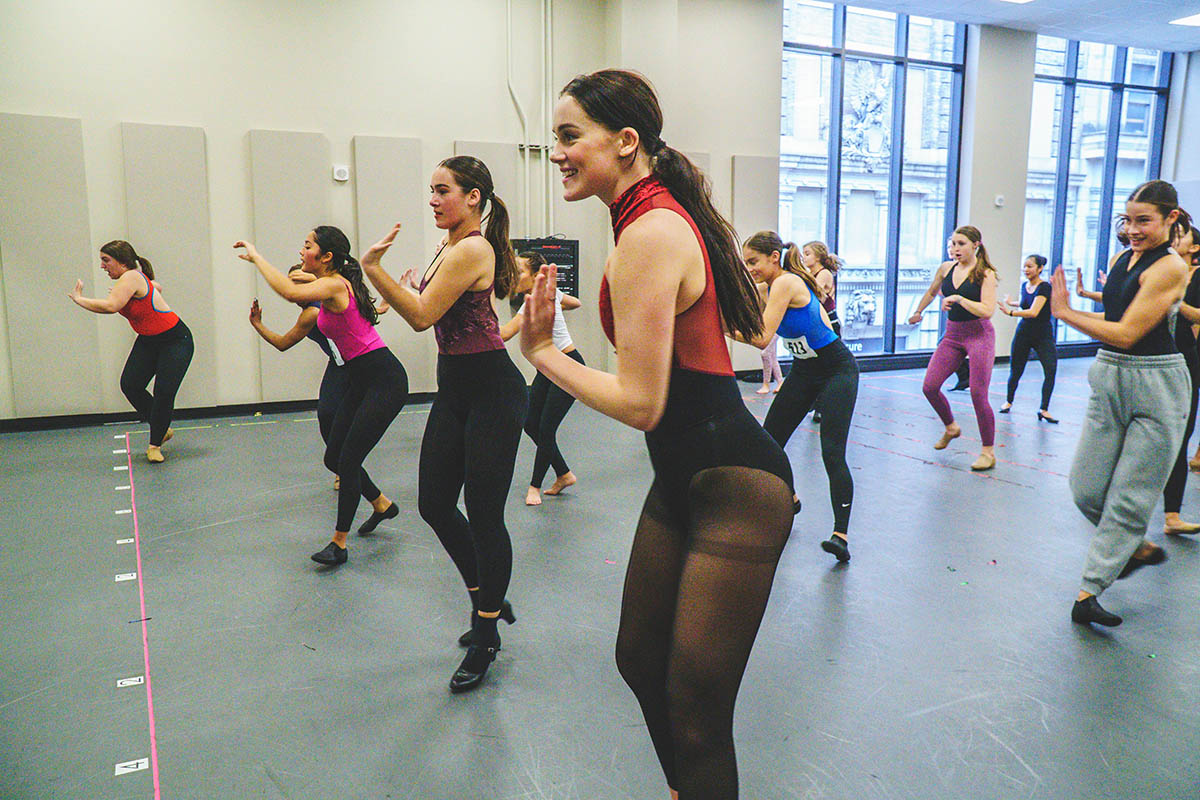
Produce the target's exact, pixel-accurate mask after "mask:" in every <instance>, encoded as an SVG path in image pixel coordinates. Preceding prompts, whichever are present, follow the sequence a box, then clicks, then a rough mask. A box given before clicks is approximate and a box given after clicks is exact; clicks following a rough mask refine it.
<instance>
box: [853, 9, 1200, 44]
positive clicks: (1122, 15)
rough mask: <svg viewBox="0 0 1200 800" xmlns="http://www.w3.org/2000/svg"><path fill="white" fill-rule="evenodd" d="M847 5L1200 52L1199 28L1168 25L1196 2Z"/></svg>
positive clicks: (1065, 36)
mask: <svg viewBox="0 0 1200 800" xmlns="http://www.w3.org/2000/svg"><path fill="white" fill-rule="evenodd" d="M848 2H849V4H850V5H857V6H865V7H868V8H878V9H883V10H886V11H898V12H902V13H905V14H911V15H914V16H924V17H937V18H940V19H950V20H954V21H956V22H974V23H980V24H987V25H1003V26H1004V27H1006V28H1020V29H1022V30H1027V31H1037V32H1038V33H1043V34H1046V35H1048V36H1061V37H1063V38H1065V39H1078V40H1080V41H1085V42H1108V43H1111V44H1119V45H1126V46H1129V47H1148V48H1153V49H1155V50H1170V51H1173V52H1177V53H1186V52H1191V51H1193V50H1200V28H1198V27H1187V26H1183V25H1170V24H1168V23H1169V22H1170V21H1171V20H1173V19H1179V18H1180V17H1186V16H1190V15H1192V14H1197V13H1200V0H1033V2H1031V3H1024V4H1017V3H1004V2H1000V0H904V2H895V0H848Z"/></svg>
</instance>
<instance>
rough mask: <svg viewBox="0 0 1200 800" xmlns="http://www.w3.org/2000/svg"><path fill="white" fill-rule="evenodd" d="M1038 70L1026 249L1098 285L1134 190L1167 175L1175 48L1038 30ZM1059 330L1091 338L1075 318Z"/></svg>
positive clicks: (1062, 337)
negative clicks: (1163, 168)
mask: <svg viewBox="0 0 1200 800" xmlns="http://www.w3.org/2000/svg"><path fill="white" fill-rule="evenodd" d="M1035 70H1036V78H1035V81H1034V87H1033V114H1032V119H1031V121H1030V127H1029V172H1028V176H1027V178H1026V188H1025V235H1024V249H1025V252H1026V253H1027V254H1031V253H1039V254H1041V255H1044V256H1046V257H1047V258H1048V259H1049V260H1050V263H1051V264H1055V265H1057V264H1062V265H1063V266H1064V267H1066V270H1067V281H1068V283H1069V284H1070V285H1071V286H1074V284H1075V275H1076V270H1079V272H1081V273H1082V274H1083V281H1084V284H1085V285H1086V286H1087V287H1088V288H1095V289H1098V288H1099V285H1100V284H1099V277H1098V272H1100V271H1103V270H1104V269H1105V267H1106V266H1107V265H1108V260H1109V258H1110V257H1111V256H1112V255H1113V254H1115V253H1116V252H1118V250H1119V248H1120V245H1119V244H1118V243H1117V240H1116V232H1115V226H1114V220H1115V217H1116V215H1117V214H1120V213H1121V212H1122V211H1124V205H1125V198H1126V197H1128V196H1129V193H1130V192H1131V191H1133V189H1134V188H1136V187H1137V185H1138V184H1140V183H1142V182H1143V181H1146V180H1149V179H1151V178H1155V177H1158V172H1159V164H1160V161H1161V158H1162V138H1163V126H1164V123H1165V119H1166V112H1167V90H1168V87H1167V81H1168V77H1169V75H1170V71H1171V54H1170V53H1160V52H1158V51H1156V50H1144V49H1140V48H1134V47H1129V48H1126V47H1117V46H1116V45H1111V44H1096V43H1094V42H1072V41H1067V40H1066V39H1059V38H1055V37H1051V36H1038V39H1037V62H1036V68H1035ZM1075 302H1076V305H1079V304H1080V303H1081V302H1082V301H1080V300H1078V299H1077V300H1076V301H1075ZM1058 338H1059V341H1064V342H1073V341H1074V342H1077V341H1085V340H1086V339H1087V337H1086V336H1084V335H1083V334H1081V333H1079V332H1078V331H1076V330H1074V329H1073V328H1069V327H1067V326H1066V325H1059V326H1058Z"/></svg>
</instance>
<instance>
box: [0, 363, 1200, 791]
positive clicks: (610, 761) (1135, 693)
mask: <svg viewBox="0 0 1200 800" xmlns="http://www.w3.org/2000/svg"><path fill="white" fill-rule="evenodd" d="M1090 363H1091V362H1090V359H1075V360H1068V361H1064V362H1062V363H1061V364H1060V369H1059V389H1058V391H1057V393H1056V394H1055V397H1054V404H1053V408H1052V411H1053V412H1054V413H1056V414H1057V415H1059V416H1060V417H1061V418H1062V424H1061V425H1058V426H1049V425H1044V424H1043V425H1039V424H1038V422H1037V420H1036V419H1035V416H1034V415H1035V413H1036V411H1037V405H1038V401H1037V395H1038V390H1039V387H1040V381H1041V371H1040V369H1039V368H1038V367H1037V365H1036V364H1035V365H1032V366H1031V367H1030V368H1029V369H1028V370H1027V372H1026V375H1025V380H1024V382H1023V385H1022V386H1021V393H1020V394H1019V396H1018V398H1017V401H1018V404H1017V407H1016V409H1014V413H1012V414H1011V415H1008V416H998V417H997V420H998V434H997V456H998V457H999V464H998V466H997V468H996V469H995V470H994V472H991V473H988V474H972V473H971V472H970V471H969V469H968V467H969V464H970V462H971V461H972V460H973V459H974V457H975V454H976V452H977V446H978V441H977V440H976V439H974V438H972V437H973V436H974V435H975V434H976V432H977V429H976V426H975V422H974V416H973V414H972V412H971V409H970V398H969V397H968V396H967V395H966V394H965V393H954V394H951V395H950V397H951V402H952V404H953V406H954V408H955V411H956V413H957V414H958V415H959V417H960V419H961V421H962V423H963V427H964V429H965V432H966V435H964V436H963V437H962V438H961V439H959V440H957V441H955V442H954V443H952V444H951V446H950V448H949V449H948V450H946V451H943V452H940V453H939V452H935V451H934V450H933V449H932V447H931V445H932V443H933V442H934V440H936V438H937V436H938V435H939V429H940V426H939V424H938V423H937V420H936V418H935V417H934V415H933V412H932V411H931V410H930V408H929V406H928V404H927V403H926V402H925V400H924V398H923V397H922V396H921V392H920V388H921V387H920V380H921V373H919V372H915V371H907V372H891V373H869V374H864V375H863V377H862V385H861V389H860V392H859V400H858V408H857V412H856V414H855V417H854V423H855V424H854V428H853V430H852V434H851V444H850V448H849V461H850V464H851V466H852V468H853V471H854V477H855V482H856V498H855V500H856V502H855V507H854V516H853V518H852V521H851V541H852V552H853V560H852V561H851V562H850V564H849V565H847V566H844V567H838V566H834V563H833V561H832V559H831V558H830V556H828V555H827V554H825V553H823V552H822V551H821V550H820V549H819V547H818V543H819V542H820V540H821V539H823V538H825V537H827V536H828V535H829V531H830V525H831V522H832V516H831V512H830V509H829V499H828V493H827V483H826V480H825V474H824V470H823V468H822V466H821V460H820V453H819V447H818V440H817V436H816V435H815V428H814V426H813V425H812V424H811V422H810V421H809V422H805V424H804V425H803V426H802V427H801V428H800V430H798V431H797V433H796V435H795V436H794V438H793V439H792V442H791V443H790V446H789V447H788V453H789V455H790V456H791V459H792V463H793V466H794V468H795V471H796V474H797V476H798V479H799V480H800V493H801V496H802V498H803V499H804V510H803V512H802V513H801V514H800V515H799V516H798V517H797V519H796V525H795V528H794V529H793V532H792V538H791V541H790V543H789V545H788V547H787V550H786V551H785V553H784V556H783V560H782V562H781V563H780V568H779V573H778V576H777V579H776V582H775V588H774V593H773V595H772V598H771V603H770V606H769V608H768V610H767V614H766V618H765V620H764V623H763V626H762V630H761V632H760V634H759V637H758V643H757V645H756V647H755V651H754V655H753V657H752V659H751V662H750V666H749V669H748V671H747V675H746V678H745V681H744V683H743V687H742V692H741V696H740V700H739V705H738V716H737V723H736V735H737V742H738V753H739V761H740V764H739V765H740V773H741V777H742V797H744V798H749V799H751V800H776V799H780V800H787V799H790V798H844V799H845V800H860V799H867V798H880V799H885V798H886V799H899V798H912V799H913V800H930V799H931V798H956V799H957V798H972V799H977V798H1049V799H1052V800H1067V799H1068V798H1080V799H1081V800H1082V799H1083V798H1087V799H1088V800H1091V799H1092V798H1143V797H1146V798H1150V797H1153V798H1194V797H1197V796H1200V758H1197V756H1196V753H1197V750H1198V749H1200V543H1198V542H1196V541H1194V540H1186V539H1175V538H1173V539H1171V540H1170V541H1167V542H1166V543H1165V546H1166V547H1167V549H1168V550H1169V552H1170V556H1171V558H1170V561H1169V562H1168V563H1166V564H1164V565H1163V566H1161V567H1157V568H1149V569H1143V570H1141V571H1140V572H1138V573H1137V574H1135V575H1134V576H1132V577H1131V578H1129V579H1128V580H1124V581H1120V582H1119V583H1118V584H1117V585H1116V586H1115V587H1113V588H1112V589H1111V590H1110V591H1109V592H1108V593H1107V594H1106V595H1105V598H1104V602H1105V605H1106V606H1107V607H1108V608H1110V609H1111V610H1112V611H1114V612H1116V613H1119V614H1121V615H1123V616H1124V617H1125V625H1124V626H1122V627H1120V628H1117V629H1115V630H1113V631H1111V632H1099V631H1090V630H1086V629H1082V628H1080V627H1078V626H1075V625H1072V624H1071V622H1070V620H1069V618H1068V614H1069V612H1070V608H1071V603H1072V601H1073V599H1074V594H1075V591H1076V589H1077V586H1078V581H1079V573H1080V569H1081V566H1082V563H1083V557H1084V552H1085V549H1086V547H1087V544H1088V540H1089V533H1090V532H1089V526H1088V524H1087V523H1086V522H1085V521H1084V519H1083V518H1082V516H1080V514H1079V513H1078V512H1077V511H1076V510H1075V508H1074V506H1073V505H1072V503H1071V500H1070V495H1069V491H1068V488H1067V480H1066V474H1067V472H1068V470H1069V468H1070V463H1071V457H1072V455H1073V452H1074V449H1075V441H1076V439H1077V438H1078V436H1079V432H1080V418H1081V416H1082V411H1083V407H1084V403H1085V399H1086V394H1087V388H1086V370H1087V367H1088V365H1089V364H1090ZM1006 378H1007V367H1006V366H998V367H997V369H996V373H995V376H994V382H993V389H992V395H993V405H994V406H995V407H999V405H1000V403H1001V402H1002V400H1003V385H1004V381H1005V380H1006ZM743 386H744V387H745V388H744V393H745V394H746V397H747V402H748V404H749V405H750V407H751V408H752V409H753V410H754V412H755V413H756V414H758V415H760V416H761V415H762V414H763V413H765V410H766V407H767V402H768V401H764V400H762V399H761V398H760V397H759V396H757V395H755V394H754V392H753V389H754V388H755V387H754V385H751V384H743ZM426 411H427V406H423V405H421V406H412V407H410V408H408V409H406V410H405V412H404V414H403V416H401V417H399V418H398V419H397V421H396V422H395V423H394V424H393V425H392V427H391V429H390V431H389V432H388V434H387V436H386V438H385V440H384V441H383V442H382V443H381V445H380V446H379V447H378V448H377V449H376V450H375V452H374V453H373V454H372V456H371V459H370V461H369V462H368V467H369V468H370V469H371V471H372V474H373V475H374V476H375V477H376V479H377V481H378V483H379V484H380V485H381V486H382V487H383V489H384V491H385V492H386V493H387V494H388V495H389V496H391V497H392V498H393V499H395V500H396V501H397V503H398V504H399V505H400V506H401V508H402V513H401V515H400V516H399V517H398V518H396V519H394V520H391V521H389V522H387V523H385V524H384V525H382V526H381V527H380V529H379V531H378V532H377V533H376V535H373V536H370V537H358V536H356V535H354V534H352V535H351V542H350V546H351V550H350V562H349V563H348V564H346V565H345V566H343V567H341V568H339V569H336V570H332V571H330V570H326V569H323V568H320V567H318V566H317V565H315V564H314V563H312V562H311V561H309V558H308V556H309V554H310V553H312V552H314V551H316V550H317V549H319V548H320V547H322V546H323V545H324V544H325V542H326V541H327V540H328V535H329V531H330V529H331V526H332V520H333V512H334V500H335V495H334V492H333V491H332V484H331V480H330V477H329V475H327V474H326V472H325V471H324V469H323V468H322V467H321V466H320V460H319V459H320V453H321V447H320V439H319V437H318V433H317V425H316V421H315V419H314V417H313V414H311V413H303V414H287V415H279V416H266V415H264V416H261V417H259V416H255V417H243V418H221V419H217V420H197V421H187V420H184V421H181V422H179V424H178V428H177V431H178V434H177V437H176V439H175V440H174V441H172V442H171V443H170V444H169V445H168V446H167V454H168V461H167V462H166V463H165V464H163V465H160V466H154V467H152V466H151V465H148V464H147V463H146V461H145V458H144V455H143V453H144V450H145V443H146V435H145V433H144V429H141V428H139V427H138V426H121V425H118V426H103V427H93V428H80V429H73V430H62V431H51V432H39V433H12V434H6V435H4V436H2V437H0V458H2V460H3V465H4V466H3V473H4V480H3V486H4V506H5V509H6V513H5V519H6V525H5V530H4V545H3V547H0V570H2V571H3V574H4V578H3V582H2V583H0V587H2V588H0V599H2V601H3V602H2V604H0V620H2V622H3V636H2V637H0V764H3V769H0V797H3V798H5V799H6V800H11V799H15V798H36V800H48V799H49V798H84V799H86V800H94V799H96V798H157V797H159V796H161V797H163V798H204V799H205V800H212V799H215V798H236V799H238V800H240V799H241V798H304V799H305V800H313V799H318V798H398V799H399V798H413V799H414V800H427V799H435V798H437V799H440V798H447V799H451V798H453V799H454V800H458V799H460V798H479V799H480V800H500V799H501V798H504V799H505V800H518V799H522V800H523V799H526V798H528V799H529V800H571V799H572V798H582V799H584V800H600V799H601V798H603V799H604V800H626V799H629V800H643V799H645V798H651V799H653V798H665V797H666V791H665V789H664V788H663V783H662V779H661V775H660V772H659V769H658V765H657V762H656V761H655V759H654V753H653V750H652V748H651V745H650V741H649V738H648V737H647V735H646V732H645V727H644V725H643V723H642V720H641V715H640V712H639V709H638V707H637V705H636V703H635V702H634V699H633V696H632V695H631V694H630V692H629V691H628V690H627V689H626V687H625V686H624V684H623V683H622V681H621V679H620V677H619V676H618V674H617V671H616V668H615V666H614V664H613V657H612V652H613V642H614V639H615V634H616V624H617V612H618V606H619V603H620V594H621V583H622V577H623V573H624V569H625V561H626V557H627V555H628V551H629V543H630V539H631V536H632V531H633V527H634V521H635V519H636V516H637V513H638V510H639V506H640V502H641V499H642V497H643V495H644V494H645V490H646V488H647V486H648V484H649V480H650V470H649V466H648V464H647V460H646V457H645V449H644V446H643V444H642V441H641V437H640V435H639V434H638V433H636V432H635V431H633V430H630V429H627V428H623V427H622V426H620V425H619V424H617V423H616V422H613V421H611V420H608V419H606V418H603V417H601V416H600V415H598V414H596V413H594V412H591V411H590V410H587V409H585V408H583V407H582V406H579V405H577V406H576V408H575V409H574V410H573V411H572V413H571V415H570V416H569V417H568V418H567V421H566V423H565V424H564V426H563V429H562V432H561V434H560V442H561V443H562V446H563V449H564V451H565V453H566V455H567V458H568V460H569V461H570V462H571V465H572V468H573V469H574V471H575V472H576V474H578V475H579V477H580V483H579V485H578V486H576V487H573V488H572V490H569V494H567V495H566V496H563V497H561V498H547V499H546V502H545V504H544V505H543V506H541V507H540V508H536V509H529V508H526V507H525V506H524V504H523V503H522V499H523V496H524V492H525V485H526V484H525V482H526V480H527V478H528V470H529V467H530V462H531V459H532V447H531V445H530V442H529V441H528V439H526V440H525V441H523V442H522V447H521V453H520V456H519V460H518V467H517V479H516V480H515V481H514V486H513V490H512V494H511V497H510V501H509V508H508V523H509V527H510V529H511V531H512V535H513V544H514V549H515V570H514V575H513V584H512V589H511V592H510V595H509V596H510V598H511V600H512V602H513V605H514V608H515V610H516V614H517V617H518V620H517V623H516V625H514V626H511V627H507V626H501V635H502V636H503V637H504V649H503V651H502V652H501V654H500V656H499V658H498V659H497V661H496V663H495V664H494V666H493V667H492V670H491V672H490V673H489V675H488V679H487V682H486V683H485V684H484V686H483V687H482V688H481V689H480V690H478V691H476V692H474V693H470V694H466V695H459V696H452V695H451V694H450V693H449V692H448V691H447V688H446V683H447V681H448V680H449V678H450V675H451V673H452V672H453V670H454V668H455V667H456V666H457V664H458V661H459V659H460V658H461V651H460V650H459V648H458V647H457V646H456V644H455V639H456V638H457V637H458V635H459V634H460V633H462V631H463V630H464V629H465V624H466V621H467V620H466V617H467V615H466V610H467V609H466V598H465V594H464V592H463V591H462V589H461V586H460V584H459V582H458V579H457V576H456V573H455V572H454V570H453V568H452V567H451V565H450V562H449V560H448V558H447V557H446V555H445V554H444V553H443V551H442V549H441V547H440V546H439V545H438V542H437V540H436V539H435V538H434V536H433V534H432V532H431V531H430V530H429V529H428V528H427V527H426V526H425V525H424V524H423V523H422V521H421V520H420V518H419V517H418V515H417V513H416V508H415V497H416V479H417V470H416V458H417V450H418V446H419V442H420V436H421V430H422V428H423V426H424V423H425V413H426ZM127 431H129V432H130V434H129V441H130V443H131V447H130V448H129V449H130V450H131V452H132V457H130V455H129V454H128V453H125V452H124V451H125V450H126V449H127V448H126V432H127ZM1163 457H1164V458H1168V457H1170V456H1169V454H1167V453H1164V454H1163ZM130 464H132V470H130V469H129V467H130ZM1197 480H1198V479H1197V478H1196V477H1193V478H1190V484H1189V487H1188V493H1187V496H1186V498H1185V502H1184V511H1185V517H1189V518H1192V519H1196V518H1200V493H1198V492H1197V488H1198V487H1200V484H1198V483H1197ZM122 487H132V488H122ZM366 513H367V509H366V505H365V504H364V506H363V509H362V510H361V511H360V514H359V520H360V521H361V519H362V518H364V517H365V515H366ZM1161 525H1162V515H1161V510H1159V511H1157V512H1156V513H1155V516H1154V518H1153V520H1152V524H1151V530H1152V531H1153V532H1154V533H1153V534H1152V539H1153V540H1154V541H1157V542H1160V543H1162V542H1163V538H1164V537H1163V536H1162V535H1161V533H1159V532H1158V531H1160V530H1161ZM131 540H132V541H131ZM123 578H124V579H123ZM122 684H129V685H122ZM152 742H153V743H152Z"/></svg>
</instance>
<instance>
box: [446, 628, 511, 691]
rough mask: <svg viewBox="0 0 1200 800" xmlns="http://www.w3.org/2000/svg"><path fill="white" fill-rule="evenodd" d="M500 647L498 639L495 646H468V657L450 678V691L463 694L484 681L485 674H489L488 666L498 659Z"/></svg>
mask: <svg viewBox="0 0 1200 800" xmlns="http://www.w3.org/2000/svg"><path fill="white" fill-rule="evenodd" d="M499 649H500V642H499V640H498V639H497V641H496V646H495V647H481V646H478V645H471V646H470V647H468V648H467V655H466V657H464V658H463V660H462V663H461V664H459V665H458V669H456V670H455V671H454V676H453V677H452V678H450V691H451V692H453V693H454V694H461V693H463V692H469V691H471V690H472V689H474V688H475V687H476V686H478V685H479V684H481V683H483V676H485V675H487V671H488V667H490V666H491V664H492V662H493V661H494V660H495V659H496V651H497V650H499Z"/></svg>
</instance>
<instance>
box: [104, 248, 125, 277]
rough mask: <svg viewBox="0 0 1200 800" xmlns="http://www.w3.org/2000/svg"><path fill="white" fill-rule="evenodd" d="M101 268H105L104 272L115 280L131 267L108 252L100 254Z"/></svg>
mask: <svg viewBox="0 0 1200 800" xmlns="http://www.w3.org/2000/svg"><path fill="white" fill-rule="evenodd" d="M100 269H102V270H104V274H105V275H107V276H108V277H110V278H112V279H113V280H114V281H115V280H116V279H117V278H119V277H121V276H122V275H124V274H125V273H126V272H128V271H129V269H130V268H129V267H128V266H127V265H125V264H122V263H121V262H120V261H117V260H116V259H115V258H113V257H112V256H110V255H109V254H108V253H101V254H100Z"/></svg>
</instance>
